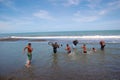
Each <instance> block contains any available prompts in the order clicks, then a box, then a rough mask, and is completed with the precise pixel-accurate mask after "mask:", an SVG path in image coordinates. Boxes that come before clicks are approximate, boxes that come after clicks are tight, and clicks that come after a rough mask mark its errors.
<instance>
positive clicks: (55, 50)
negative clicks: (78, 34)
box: [52, 43, 59, 53]
mask: <svg viewBox="0 0 120 80" xmlns="http://www.w3.org/2000/svg"><path fill="white" fill-rule="evenodd" d="M52 47H53V52H54V53H57V48H59V45H58V44H57V43H55V44H52Z"/></svg>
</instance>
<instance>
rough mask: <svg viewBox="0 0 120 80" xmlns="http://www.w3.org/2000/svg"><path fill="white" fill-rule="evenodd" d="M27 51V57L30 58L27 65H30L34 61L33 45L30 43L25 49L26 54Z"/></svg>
mask: <svg viewBox="0 0 120 80" xmlns="http://www.w3.org/2000/svg"><path fill="white" fill-rule="evenodd" d="M26 49H27V56H28V61H27V64H26V65H30V64H31V60H32V51H33V48H32V47H31V43H28V45H27V46H26V47H25V48H24V52H25V50H26Z"/></svg>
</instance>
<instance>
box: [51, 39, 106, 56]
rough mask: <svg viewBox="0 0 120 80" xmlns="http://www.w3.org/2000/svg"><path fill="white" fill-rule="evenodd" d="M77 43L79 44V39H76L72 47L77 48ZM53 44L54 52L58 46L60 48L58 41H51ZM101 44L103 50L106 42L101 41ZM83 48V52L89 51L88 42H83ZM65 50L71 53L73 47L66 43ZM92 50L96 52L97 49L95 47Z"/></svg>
mask: <svg viewBox="0 0 120 80" xmlns="http://www.w3.org/2000/svg"><path fill="white" fill-rule="evenodd" d="M77 44H78V40H74V41H73V45H72V48H73V49H75V48H76V46H77ZM51 46H52V47H53V52H54V53H57V48H59V44H58V43H57V42H55V43H51ZM100 46H101V50H104V47H105V42H104V41H103V40H102V41H100ZM81 48H82V49H83V53H87V47H86V44H83V46H82V47H81ZM65 50H66V51H67V53H68V54H70V53H71V47H70V46H69V44H66V48H65ZM92 51H94V52H96V49H95V48H94V47H93V48H92Z"/></svg>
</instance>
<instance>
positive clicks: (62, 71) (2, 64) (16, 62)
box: [0, 41, 120, 80]
mask: <svg viewBox="0 0 120 80" xmlns="http://www.w3.org/2000/svg"><path fill="white" fill-rule="evenodd" d="M27 43H28V42H27V41H16V42H0V56H1V58H0V80H120V44H113V43H108V44H106V47H105V50H104V51H101V50H100V49H99V47H100V46H99V44H93V43H91V44H89V43H88V44H87V47H88V50H90V48H91V47H93V46H94V47H95V48H97V52H95V53H94V52H91V53H90V54H82V49H80V46H82V43H80V44H79V45H78V46H77V51H76V52H74V51H73V50H72V53H73V54H72V55H68V54H67V52H66V51H65V50H64V49H65V45H64V44H66V43H69V44H70V45H71V42H67V41H64V42H59V43H62V44H63V46H62V47H61V48H59V49H58V53H57V54H53V52H52V47H51V46H49V45H48V42H47V41H43V42H31V43H32V47H33V49H34V50H33V59H32V64H31V67H30V68H26V67H25V66H24V65H25V63H26V59H27V55H26V54H23V48H24V47H25V46H26V45H27ZM88 52H90V51H88ZM26 53H27V52H26Z"/></svg>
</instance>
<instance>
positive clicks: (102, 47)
mask: <svg viewBox="0 0 120 80" xmlns="http://www.w3.org/2000/svg"><path fill="white" fill-rule="evenodd" d="M100 46H101V50H104V47H105V41H103V40H101V41H100Z"/></svg>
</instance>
